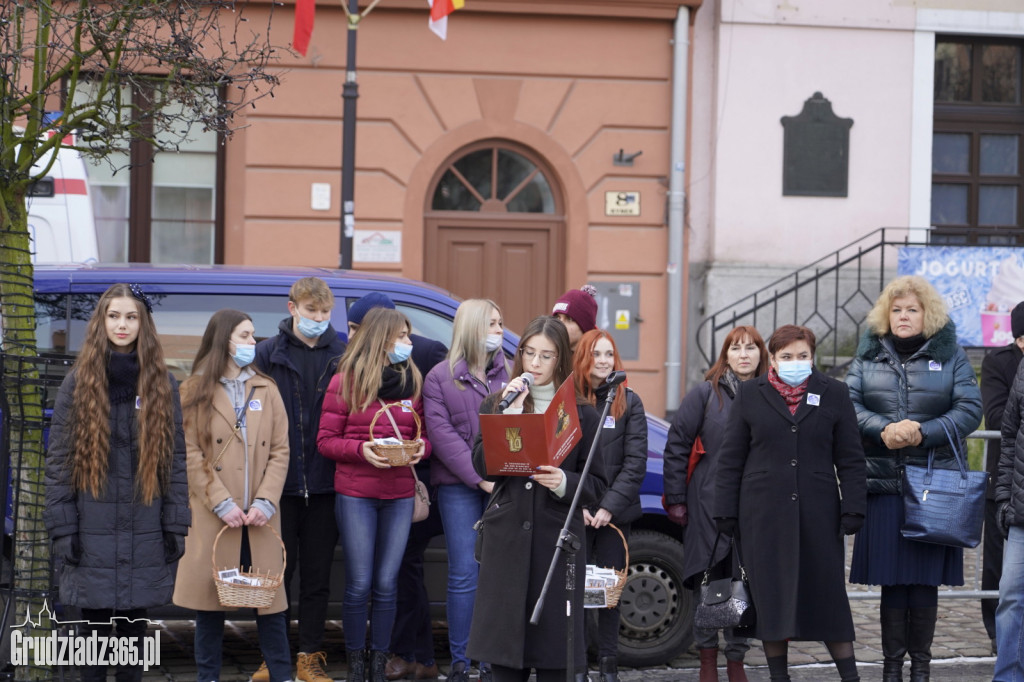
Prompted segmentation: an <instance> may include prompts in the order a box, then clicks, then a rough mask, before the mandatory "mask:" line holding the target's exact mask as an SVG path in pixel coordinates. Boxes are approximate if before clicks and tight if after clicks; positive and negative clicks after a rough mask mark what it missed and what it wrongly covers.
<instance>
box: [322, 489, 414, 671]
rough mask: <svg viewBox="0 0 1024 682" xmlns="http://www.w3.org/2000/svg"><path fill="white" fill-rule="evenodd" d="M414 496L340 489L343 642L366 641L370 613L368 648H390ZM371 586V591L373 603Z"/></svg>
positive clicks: (348, 644) (358, 645)
mask: <svg viewBox="0 0 1024 682" xmlns="http://www.w3.org/2000/svg"><path fill="white" fill-rule="evenodd" d="M412 508H413V499H412V498H411V497H404V498H402V499H398V500H378V499H375V498H372V497H350V496H348V495H342V494H340V493H339V494H338V496H337V497H336V498H335V501H334V516H335V518H336V519H337V521H338V533H339V534H340V535H341V547H342V549H343V550H345V603H344V605H343V606H342V611H341V622H342V626H343V627H344V628H345V646H346V648H348V649H362V648H363V647H364V646H365V645H366V619H367V618H366V617H367V611H369V616H370V623H371V629H370V648H371V649H373V650H374V651H387V649H388V645H389V644H390V643H391V628H392V626H393V625H394V623H395V599H396V597H397V593H398V568H399V566H400V565H401V563H402V555H403V554H404V553H405V543H406V542H407V541H408V539H409V526H411V525H412ZM371 591H372V596H373V604H372V607H370V608H368V605H369V604H370V597H371Z"/></svg>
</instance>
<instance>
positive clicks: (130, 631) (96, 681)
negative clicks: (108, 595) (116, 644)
mask: <svg viewBox="0 0 1024 682" xmlns="http://www.w3.org/2000/svg"><path fill="white" fill-rule="evenodd" d="M113 616H118V617H119V618H126V619H129V620H135V621H136V622H134V623H132V622H129V620H116V621H114V623H115V624H116V632H115V626H114V625H111V624H110V620H111V618H112V617H113ZM145 618H146V609H128V610H125V611H115V610H113V609H82V619H83V620H86V621H89V622H88V623H82V624H81V625H80V626H79V635H81V636H82V637H88V636H89V635H90V633H92V632H93V631H95V632H96V634H97V635H98V636H100V637H109V636H111V635H115V636H117V637H136V638H138V639H136V640H135V644H136V646H137V647H138V650H139V655H140V656H141V655H142V646H143V645H142V637H143V636H144V635H145V634H146V628H147V626H148V625H149V622H148V621H146V620H145ZM103 623H107V624H106V625H103ZM142 672H143V671H142V665H141V664H139V665H136V666H129V665H125V666H122V665H119V666H117V670H116V671H115V673H114V679H115V680H117V682H138V681H139V680H141V679H142ZM81 675H82V682H106V679H107V666H105V665H86V666H82V669H81Z"/></svg>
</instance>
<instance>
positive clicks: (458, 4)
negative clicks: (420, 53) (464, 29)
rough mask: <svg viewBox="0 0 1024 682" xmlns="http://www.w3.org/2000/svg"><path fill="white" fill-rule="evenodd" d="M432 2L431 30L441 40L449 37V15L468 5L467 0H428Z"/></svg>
mask: <svg viewBox="0 0 1024 682" xmlns="http://www.w3.org/2000/svg"><path fill="white" fill-rule="evenodd" d="M427 3H429V4H430V22H429V25H430V30H431V31H433V32H434V33H436V34H437V37H438V38H440V39H441V40H445V39H447V38H448V15H449V14H451V13H452V12H454V11H455V10H457V9H462V8H463V7H465V6H466V0H427Z"/></svg>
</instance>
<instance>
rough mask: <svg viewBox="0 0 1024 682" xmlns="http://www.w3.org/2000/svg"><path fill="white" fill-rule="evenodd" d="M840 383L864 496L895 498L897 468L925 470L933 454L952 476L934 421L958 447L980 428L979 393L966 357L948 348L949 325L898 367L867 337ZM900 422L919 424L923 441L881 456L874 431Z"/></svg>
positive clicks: (894, 356) (952, 328) (877, 340)
mask: <svg viewBox="0 0 1024 682" xmlns="http://www.w3.org/2000/svg"><path fill="white" fill-rule="evenodd" d="M846 383H847V385H848V386H849V387H850V397H851V398H852V399H853V404H854V407H855V408H856V409H857V424H858V426H859V427H860V432H861V436H862V437H863V444H864V454H865V456H866V457H867V474H868V493H869V494H876V495H877V494H891V495H896V494H899V493H900V479H901V474H902V470H903V467H904V466H906V465H907V464H914V465H923V466H927V464H928V453H929V451H931V450H932V449H933V448H934V449H935V466H936V467H937V468H940V469H956V468H957V465H956V460H955V459H954V458H953V453H952V450H951V449H950V447H949V443H948V441H947V438H946V434H945V432H944V431H943V429H942V424H941V423H940V421H939V420H938V418H939V417H942V416H945V417H948V418H949V419H952V421H953V423H954V424H956V427H957V430H958V431H959V433H960V441H961V445H963V444H964V442H965V441H964V439H965V438H966V436H967V435H968V434H969V433H971V432H972V431H974V430H975V429H977V428H978V424H980V423H981V390H980V389H979V388H978V380H977V377H976V376H975V374H974V368H973V367H971V363H970V361H969V360H968V359H967V354H966V353H965V352H964V349H963V348H961V347H960V346H959V345H958V344H957V342H956V325H954V324H953V322H952V321H950V322H949V323H947V324H946V326H945V327H943V328H942V329H940V330H939V331H938V332H936V333H935V334H934V335H933V336H932V337H931V338H929V339H928V340H927V341H926V342H925V344H924V345H923V346H922V347H921V348H920V349H918V351H917V352H916V353H914V354H913V355H911V356H910V358H908V359H907V361H906V362H900V357H899V354H898V353H897V352H896V350H895V349H894V348H893V345H892V341H891V340H890V339H888V338H886V337H880V336H878V335H877V334H875V333H874V332H872V331H870V330H869V331H868V332H866V333H865V334H864V336H863V337H862V338H861V341H860V345H859V346H858V347H857V357H856V358H854V361H853V364H852V365H851V367H850V372H849V374H848V375H847V377H846ZM904 419H911V420H913V421H916V422H920V424H921V433H922V434H923V436H924V439H923V440H922V441H921V443H920V445H917V446H912V447H906V448H901V449H899V450H889V449H888V448H886V447H885V444H884V443H882V430H883V429H884V428H885V427H886V426H888V425H889V424H891V423H893V422H898V421H902V420H904ZM948 423H949V422H948V421H947V425H948Z"/></svg>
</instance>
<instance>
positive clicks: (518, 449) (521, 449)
mask: <svg viewBox="0 0 1024 682" xmlns="http://www.w3.org/2000/svg"><path fill="white" fill-rule="evenodd" d="M480 433H481V434H482V437H483V443H484V459H485V461H486V463H487V473H488V475H490V476H529V475H530V474H533V473H535V472H536V470H537V467H539V466H542V465H545V464H548V465H550V466H558V465H559V463H561V461H562V460H563V459H565V456H566V455H568V454H569V451H570V450H572V449H573V447H574V446H575V445H576V443H578V442H580V439H581V438H582V433H581V431H580V419H579V414H578V413H577V411H576V389H575V388H574V387H573V383H572V375H571V374H570V375H569V377H568V378H567V379H566V380H565V381H563V382H562V385H561V386H559V387H558V390H557V391H555V397H554V399H553V400H552V401H551V404H550V405H549V406H548V409H547V410H545V411H544V412H540V413H535V414H482V415H480Z"/></svg>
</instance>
